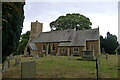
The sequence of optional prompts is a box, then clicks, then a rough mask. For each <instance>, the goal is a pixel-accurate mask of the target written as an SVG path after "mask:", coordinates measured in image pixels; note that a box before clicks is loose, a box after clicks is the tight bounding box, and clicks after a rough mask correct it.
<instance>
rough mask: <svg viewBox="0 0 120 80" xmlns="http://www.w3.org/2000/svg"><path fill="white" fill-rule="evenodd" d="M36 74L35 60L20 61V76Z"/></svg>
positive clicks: (25, 76)
mask: <svg viewBox="0 0 120 80" xmlns="http://www.w3.org/2000/svg"><path fill="white" fill-rule="evenodd" d="M35 76H36V62H35V61H31V62H22V63H21V78H35Z"/></svg>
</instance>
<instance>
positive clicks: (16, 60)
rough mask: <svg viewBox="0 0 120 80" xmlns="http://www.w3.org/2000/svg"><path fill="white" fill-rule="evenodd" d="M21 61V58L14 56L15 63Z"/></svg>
mask: <svg viewBox="0 0 120 80" xmlns="http://www.w3.org/2000/svg"><path fill="white" fill-rule="evenodd" d="M20 63H21V58H20V57H18V56H17V57H15V65H18V64H20Z"/></svg>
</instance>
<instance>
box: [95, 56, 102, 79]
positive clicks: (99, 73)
mask: <svg viewBox="0 0 120 80" xmlns="http://www.w3.org/2000/svg"><path fill="white" fill-rule="evenodd" d="M96 74H97V80H98V79H100V78H101V62H100V56H97V58H96Z"/></svg>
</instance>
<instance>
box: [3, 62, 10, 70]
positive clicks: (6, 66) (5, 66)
mask: <svg viewBox="0 0 120 80" xmlns="http://www.w3.org/2000/svg"><path fill="white" fill-rule="evenodd" d="M8 68H9V67H8V61H5V62H4V64H3V70H2V72H6V71H8Z"/></svg>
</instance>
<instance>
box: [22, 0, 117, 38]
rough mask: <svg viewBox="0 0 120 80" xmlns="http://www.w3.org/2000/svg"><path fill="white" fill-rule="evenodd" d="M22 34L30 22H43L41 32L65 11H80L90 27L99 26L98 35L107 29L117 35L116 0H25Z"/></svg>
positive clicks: (104, 32) (104, 34)
mask: <svg viewBox="0 0 120 80" xmlns="http://www.w3.org/2000/svg"><path fill="white" fill-rule="evenodd" d="M24 10H25V20H24V25H23V26H24V27H23V30H22V34H23V33H25V32H26V31H28V30H30V29H31V26H30V25H31V22H35V21H36V20H38V21H39V22H41V23H43V32H46V31H50V27H49V23H50V22H52V21H54V20H56V19H57V18H58V17H59V16H62V15H66V14H67V13H80V14H83V15H84V16H86V17H88V18H89V19H90V21H91V22H92V28H97V27H98V26H99V28H100V35H103V36H104V37H105V36H106V33H107V32H108V31H109V32H110V33H111V34H114V35H116V36H118V1H114V2H113V1H105V2H104V1H102V2H100V1H99V2H98V1H91V2H90V1H89V2H88V1H86V2H84V1H77V2H76V1H75V0H74V1H73V0H72V1H68V0H67V1H66V2H64V1H63V0H62V1H59V0H52V1H51V2H50V1H37V2H36V1H29V2H28V1H26V5H25V7H24Z"/></svg>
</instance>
